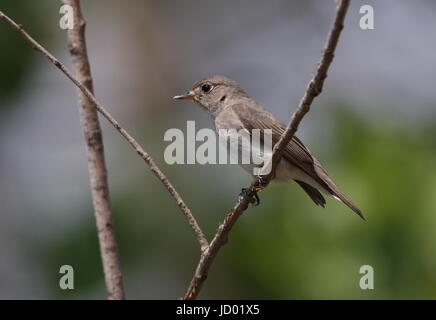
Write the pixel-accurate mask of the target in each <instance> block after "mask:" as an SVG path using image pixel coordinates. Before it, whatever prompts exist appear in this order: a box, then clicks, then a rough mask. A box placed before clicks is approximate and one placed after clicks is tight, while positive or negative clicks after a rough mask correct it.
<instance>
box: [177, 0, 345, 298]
mask: <svg viewBox="0 0 436 320" xmlns="http://www.w3.org/2000/svg"><path fill="white" fill-rule="evenodd" d="M349 2H350V1H349V0H339V5H338V6H337V9H336V17H335V20H334V23H333V27H332V29H331V31H330V33H329V35H328V38H327V43H326V46H325V49H324V53H323V55H322V58H321V62H320V63H319V65H318V68H317V70H316V73H315V75H314V76H313V78H312V79H311V80H310V82H309V84H308V85H307V88H306V92H305V94H304V96H303V98H302V99H301V100H300V103H299V105H298V108H297V109H296V110H295V112H294V113H293V114H292V117H291V120H290V122H289V124H288V125H287V127H286V130H285V132H284V133H283V134H282V136H281V137H280V140H279V141H278V142H277V143H276V145H275V146H274V149H273V155H272V157H271V159H272V160H271V161H272V167H271V168H272V170H271V173H270V174H268V175H267V176H266V177H265V179H262V181H259V180H255V181H254V182H253V183H252V184H251V185H250V187H249V188H247V189H246V192H245V196H244V197H243V198H242V199H241V200H240V201H239V202H238V203H236V204H235V206H234V207H233V209H232V210H231V211H230V212H229V213H228V214H227V215H226V217H225V218H224V221H223V222H222V223H221V224H220V226H219V227H218V231H217V232H216V234H215V236H214V238H213V239H212V241H211V243H210V246H209V247H208V248H207V250H206V251H204V252H203V253H202V254H201V256H200V260H199V262H198V264H197V268H196V270H195V273H194V276H193V277H192V280H191V282H190V284H189V287H188V289H187V291H186V293H185V296H184V297H183V299H186V300H191V299H195V298H196V297H197V296H198V294H199V292H200V290H201V288H202V286H203V283H204V281H205V280H206V278H207V275H208V272H209V269H210V267H211V265H212V263H213V261H214V259H215V257H216V255H217V254H218V252H219V250H220V249H221V247H222V246H223V245H224V244H225V243H226V241H227V238H228V234H229V232H230V230H231V229H232V227H233V225H234V224H235V222H236V221H237V220H238V218H239V217H240V216H241V215H242V213H243V212H244V211H245V210H247V208H248V205H249V203H250V200H249V199H251V198H252V197H253V195H254V194H255V193H256V192H257V191H259V190H261V189H263V188H265V187H266V186H267V185H268V183H269V181H270V180H271V178H272V177H273V174H274V169H275V168H276V166H277V164H278V162H279V161H280V159H281V157H282V153H283V150H284V148H285V147H286V145H287V144H288V143H289V141H291V139H292V137H293V136H294V134H295V132H296V131H297V129H298V125H299V124H300V122H301V120H302V119H303V117H304V115H305V114H306V113H307V112H308V111H309V110H310V105H311V104H312V101H313V99H314V98H315V97H316V96H318V95H319V94H320V93H321V91H322V87H323V83H324V80H325V78H326V77H327V70H328V68H329V66H330V63H331V62H332V60H333V57H334V51H335V49H336V45H337V43H338V40H339V35H340V33H341V30H342V29H343V23H344V20H345V15H346V13H347V9H348V6H349Z"/></svg>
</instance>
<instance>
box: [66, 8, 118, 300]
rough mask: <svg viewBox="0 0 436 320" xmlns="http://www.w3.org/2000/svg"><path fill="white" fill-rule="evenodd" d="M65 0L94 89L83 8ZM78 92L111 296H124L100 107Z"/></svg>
mask: <svg viewBox="0 0 436 320" xmlns="http://www.w3.org/2000/svg"><path fill="white" fill-rule="evenodd" d="M63 3H64V4H68V5H70V6H71V7H72V8H73V16H74V27H73V29H71V30H68V48H69V50H70V53H71V56H72V58H73V64H74V66H75V68H76V77H77V80H78V81H80V82H82V83H83V84H84V86H86V88H87V89H88V90H89V91H90V92H92V93H93V92H94V89H93V81H92V75H91V66H90V64H89V60H88V53H87V50H86V40H85V20H84V19H83V17H82V12H81V10H80V2H79V0H64V1H63ZM77 94H78V98H79V105H80V109H79V110H80V122H81V124H82V129H83V133H84V136H85V142H86V149H87V153H88V171H89V178H90V184H91V194H92V200H93V205H94V214H95V219H96V224H97V234H98V240H99V244H100V254H101V260H102V264H103V271H104V277H105V282H106V290H107V292H108V299H111V300H112V299H113V300H123V299H124V298H125V295H124V287H123V275H122V272H121V264H120V257H119V254H118V245H117V241H116V238H115V232H114V227H113V218H112V210H111V205H110V200H109V186H108V181H107V169H106V164H105V160H104V148H103V136H102V133H101V128H100V123H99V122H98V115H97V109H95V106H94V104H93V103H92V101H91V100H89V99H88V98H87V97H86V96H85V95H84V94H83V93H82V92H81V91H80V90H78V92H77Z"/></svg>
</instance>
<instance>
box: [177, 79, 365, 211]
mask: <svg viewBox="0 0 436 320" xmlns="http://www.w3.org/2000/svg"><path fill="white" fill-rule="evenodd" d="M173 99H190V100H193V101H194V102H196V103H198V104H199V105H200V106H201V107H202V108H203V109H205V110H206V111H208V112H209V113H210V114H211V115H212V118H213V119H214V121H215V128H216V130H219V129H236V130H240V129H244V130H246V131H247V132H248V133H251V132H252V130H253V129H260V130H265V129H271V130H272V143H273V145H274V144H275V143H277V141H278V140H279V138H280V136H281V135H282V133H283V132H284V130H285V125H284V124H283V123H282V122H280V121H279V120H278V119H277V118H275V117H274V116H273V115H272V114H271V113H270V112H268V111H267V110H265V109H264V108H263V107H262V106H260V105H259V104H257V103H256V101H254V100H253V99H251V98H250V97H249V96H248V95H247V94H246V93H245V91H244V90H242V89H241V87H240V86H239V85H238V84H237V83H236V82H235V81H233V80H231V79H228V78H226V77H222V76H212V77H208V78H205V79H202V80H200V81H198V82H196V83H195V84H194V85H193V86H192V89H191V90H190V91H189V92H188V93H186V94H183V95H178V96H175V97H174V98H173ZM243 167H244V169H246V170H247V171H250V173H251V174H252V171H251V170H250V168H247V167H246V166H243ZM289 180H294V181H295V182H297V183H298V184H299V185H300V187H302V188H303V190H304V191H305V192H306V193H307V194H308V195H309V197H310V198H311V199H312V200H313V202H315V204H317V205H320V206H322V207H324V206H325V203H326V201H325V199H324V197H323V196H322V194H321V193H320V192H319V190H321V191H322V192H324V193H325V194H327V195H331V196H333V197H334V198H335V199H337V200H339V201H341V202H342V203H344V204H345V205H347V206H348V207H349V208H351V210H353V211H354V212H356V213H357V214H358V215H359V216H360V217H361V218H362V219H364V217H363V214H362V212H361V211H360V210H359V209H358V208H357V207H356V206H355V205H354V204H353V203H352V202H351V201H350V200H348V198H347V197H346V196H345V194H344V193H342V192H341V191H340V190H339V188H338V186H337V185H336V184H335V183H334V182H333V180H332V179H331V178H330V176H329V175H328V174H327V172H326V171H325V170H324V168H323V167H322V166H321V163H320V162H319V161H318V160H317V159H316V158H315V157H314V156H313V155H312V154H311V153H310V151H309V150H308V149H307V148H306V146H305V145H304V144H303V142H301V140H300V139H298V138H297V137H296V136H294V137H293V138H292V140H291V142H290V143H289V144H288V145H287V147H286V149H285V150H284V152H283V157H282V159H281V161H280V163H279V165H278V167H277V169H276V172H275V176H274V178H273V181H282V182H284V181H289Z"/></svg>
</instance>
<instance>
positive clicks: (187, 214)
mask: <svg viewBox="0 0 436 320" xmlns="http://www.w3.org/2000/svg"><path fill="white" fill-rule="evenodd" d="M0 19H2V20H4V21H6V22H7V23H8V24H9V25H11V26H12V27H13V28H14V29H16V30H17V31H18V32H20V34H21V35H22V36H23V37H24V38H25V39H26V40H27V41H29V42H30V43H31V44H32V47H33V48H34V49H35V50H36V51H39V52H40V53H42V54H43V55H44V56H45V57H46V58H47V59H49V60H50V61H51V62H52V63H53V64H54V65H55V66H56V67H57V68H58V69H60V70H61V71H62V72H63V73H64V74H65V75H66V76H67V77H68V78H69V79H70V80H71V81H72V82H73V83H74V84H75V85H76V86H77V87H78V88H79V89H80V91H82V93H83V94H84V95H85V96H86V98H88V99H89V100H90V101H91V102H92V103H93V104H94V106H95V108H96V109H97V111H98V112H100V114H102V115H103V117H105V118H106V120H107V121H109V123H110V124H112V126H114V127H115V129H116V130H117V131H118V132H119V133H120V134H121V135H122V136H123V137H124V138H125V139H126V140H127V142H129V144H130V145H131V146H132V147H133V149H134V150H135V151H136V153H138V155H139V156H140V157H141V158H142V159H143V160H144V161H145V163H146V164H147V165H148V167H149V169H150V170H151V171H152V172H153V173H154V175H155V176H156V177H157V178H158V179H159V180H160V181H161V182H162V184H163V185H164V186H165V188H166V189H167V190H168V192H169V193H170V194H171V196H172V197H173V199H174V200H175V201H176V203H177V205H178V206H179V208H180V209H181V210H182V212H183V214H184V216H185V217H186V219H187V220H188V223H189V225H190V226H191V228H192V230H193V231H194V233H195V235H196V237H197V239H198V242H199V243H200V247H201V250H202V251H205V250H206V248H208V246H209V244H208V241H207V239H206V237H205V235H204V233H203V231H202V230H201V228H200V226H199V225H198V223H197V220H196V219H195V218H194V216H193V215H192V213H191V210H190V209H189V208H188V206H187V205H186V203H185V202H184V201H183V199H182V197H181V196H180V194H179V193H178V192H177V190H176V189H175V188H174V186H173V185H172V183H171V182H170V181H169V180H168V178H167V176H166V175H165V174H164V173H163V172H162V171H161V170H160V169H159V167H158V166H157V165H156V163H155V162H154V160H153V158H152V157H151V156H150V155H149V154H148V153H147V152H146V151H145V150H144V148H142V146H141V145H140V144H139V143H138V142H137V141H136V140H135V139H134V138H133V137H132V136H131V135H130V134H129V133H128V132H127V131H126V130H125V129H124V128H123V127H121V125H120V124H119V123H118V121H117V120H115V118H114V117H112V115H111V114H110V113H109V112H108V111H107V110H106V109H105V108H104V107H103V106H102V105H101V104H100V103H99V102H98V101H97V99H96V98H95V97H94V95H93V94H92V93H91V92H90V91H89V90H88V89H87V88H86V87H85V86H84V85H83V84H82V83H81V82H80V81H79V80H77V79H76V78H75V77H74V76H73V74H72V73H71V72H70V71H69V70H68V69H67V68H66V67H65V65H64V64H62V63H61V62H60V61H59V60H58V59H57V58H56V57H54V56H53V55H52V54H51V53H50V52H49V51H48V50H47V49H45V48H44V47H43V46H42V45H41V44H39V43H38V42H37V41H36V40H35V39H33V38H32V37H31V36H30V35H29V34H28V33H27V32H26V31H25V30H24V29H23V26H22V25H20V24H17V23H16V22H15V21H14V20H12V19H11V18H9V17H8V16H7V15H5V14H4V13H3V12H2V11H0Z"/></svg>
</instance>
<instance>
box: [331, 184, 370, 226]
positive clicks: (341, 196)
mask: <svg viewBox="0 0 436 320" xmlns="http://www.w3.org/2000/svg"><path fill="white" fill-rule="evenodd" d="M332 191H333V190H332ZM332 196H333V198H335V199H336V200H339V201H341V202H342V203H343V204H345V205H346V206H347V207H349V208H350V209H351V210H353V211H354V212H356V213H357V214H358V215H359V217H361V218H362V219H363V220H366V219H365V217H364V216H363V213H362V211H361V210H360V209H359V208H358V207H356V206H355V205H354V203H352V202H351V201H350V200H348V198H347V197H346V196H345V194H343V193H342V192H341V191H340V190H339V189H337V187H336V190H334V191H333V192H332Z"/></svg>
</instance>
